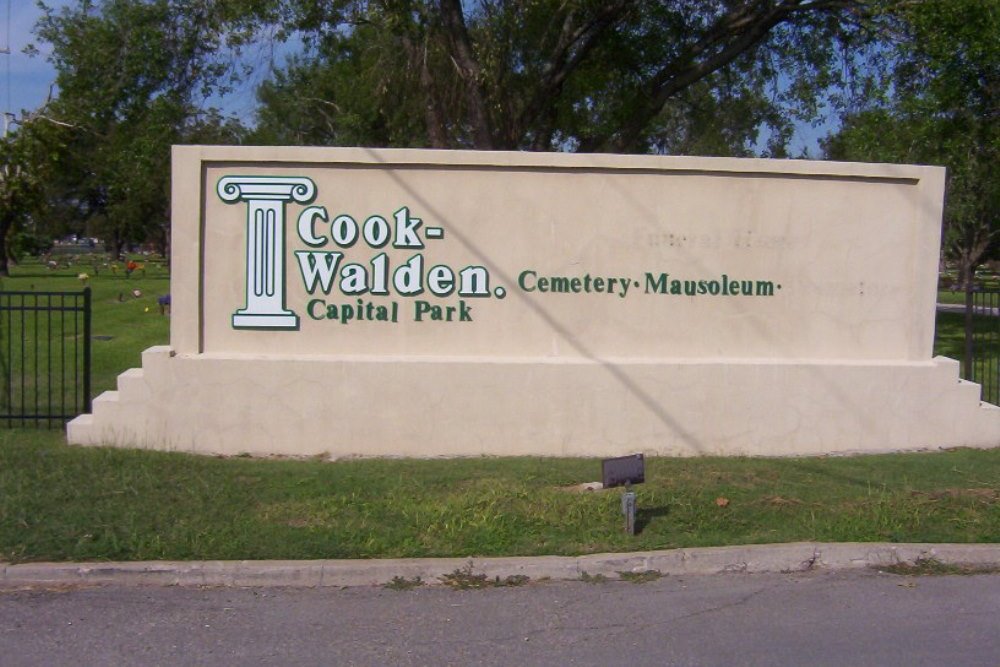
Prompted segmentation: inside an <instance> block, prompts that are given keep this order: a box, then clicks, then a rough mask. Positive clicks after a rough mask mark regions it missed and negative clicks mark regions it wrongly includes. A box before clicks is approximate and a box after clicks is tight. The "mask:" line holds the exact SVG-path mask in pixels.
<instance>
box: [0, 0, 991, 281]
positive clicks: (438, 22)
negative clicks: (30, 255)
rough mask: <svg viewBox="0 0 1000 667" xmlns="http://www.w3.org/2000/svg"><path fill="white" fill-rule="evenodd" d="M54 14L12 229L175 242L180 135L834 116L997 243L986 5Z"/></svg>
mask: <svg viewBox="0 0 1000 667" xmlns="http://www.w3.org/2000/svg"><path fill="white" fill-rule="evenodd" d="M42 6H43V8H44V13H43V17H42V19H41V21H40V22H39V24H38V26H37V27H36V35H37V37H38V39H39V40H41V41H43V42H46V43H48V44H49V45H51V54H52V55H51V56H50V58H51V61H52V63H53V64H54V66H55V68H56V72H57V79H56V87H55V90H56V95H55V96H54V97H53V98H52V99H50V100H49V101H48V102H47V103H46V104H45V105H43V106H42V107H41V108H40V109H38V110H36V111H34V112H33V113H32V114H31V116H30V118H25V119H21V123H22V128H23V129H25V130H26V129H27V128H28V127H29V126H30V127H31V128H32V129H31V131H30V133H29V132H25V133H24V134H25V136H28V135H29V134H30V136H31V137H32V142H33V145H35V144H37V145H40V146H43V147H44V150H38V151H33V152H32V155H33V156H34V157H32V158H31V162H30V164H29V165H28V167H27V169H28V171H30V172H31V175H32V178H31V179H29V181H30V182H32V183H35V186H33V188H34V189H33V190H32V191H33V192H36V193H37V192H38V188H41V192H40V194H39V195H38V196H37V197H34V198H22V199H21V200H19V202H20V203H18V211H19V212H18V213H17V215H16V216H15V215H11V216H10V219H11V222H10V226H11V228H13V227H14V226H16V224H18V223H17V221H18V220H26V219H32V220H35V221H42V222H43V224H45V225H47V226H49V227H50V228H51V231H52V232H53V233H63V232H76V233H82V232H83V231H84V230H88V231H89V233H91V234H94V235H100V236H102V237H103V238H105V239H107V240H109V241H110V243H111V245H112V250H113V252H116V253H117V252H120V251H121V249H122V247H123V245H125V244H126V243H132V242H139V241H147V242H155V243H157V244H158V245H160V246H161V247H164V246H165V245H166V242H167V237H168V235H167V234H166V231H167V225H168V220H169V196H168V192H169V183H168V180H169V160H170V150H169V147H170V146H171V145H172V144H177V143H190V142H198V143H234V142H242V141H247V142H254V143H273V144H313V145H360V146H400V147H434V148H477V149H498V150H539V151H542V150H544V151H606V152H633V153H663V154H699V155H734V156H746V155H765V156H774V157H782V156H787V155H788V153H789V140H790V138H791V136H792V129H793V127H794V126H795V125H796V124H802V123H808V122H812V121H818V120H820V119H821V118H822V116H823V114H826V113H830V111H829V109H831V108H832V109H836V110H839V111H840V112H841V113H842V114H843V130H842V131H841V132H839V133H838V134H837V135H836V136H834V137H831V138H829V140H828V142H827V144H826V151H827V153H828V154H829V156H831V157H838V158H846V159H875V160H892V161H918V162H934V163H945V164H948V165H949V167H950V171H949V174H950V176H949V204H948V206H949V208H948V234H949V236H948V239H949V247H953V248H956V250H955V251H954V252H956V253H958V252H966V254H967V255H968V256H969V257H972V256H974V255H977V254H979V255H981V254H982V253H980V252H979V250H977V249H978V248H981V247H984V243H985V247H988V248H992V247H993V245H994V243H995V239H996V233H995V231H993V228H994V227H995V224H996V223H995V220H994V219H993V218H991V217H990V211H992V210H995V209H996V185H995V183H996V175H995V169H996V167H995V164H996V150H997V148H996V141H997V139H996V125H997V123H996V86H997V83H996V81H997V72H996V67H997V53H996V50H997V44H996V43H997V36H998V35H1000V30H998V28H997V8H996V6H995V5H994V4H992V3H989V2H985V1H984V0H924V1H922V2H912V1H906V0H656V1H648V2H647V1H643V2H640V1H639V0H465V1H462V0H325V1H322V2H320V1H318V0H76V2H73V3H70V4H69V5H68V6H66V7H64V8H61V9H53V8H47V7H45V6H44V4H42ZM268 44H270V45H271V46H274V47H275V48H276V49H277V50H279V51H282V52H285V53H290V54H291V55H290V56H289V57H288V58H287V59H285V60H280V59H276V60H274V61H272V62H271V63H269V67H271V68H273V71H272V72H271V73H270V75H269V76H266V77H263V83H262V84H261V85H260V86H259V89H258V106H257V109H256V111H255V113H254V115H253V116H252V117H243V118H235V117H231V116H226V115H225V114H223V113H222V112H220V111H218V110H217V109H214V108H213V106H218V105H219V104H220V102H221V101H222V100H223V99H224V95H225V93H226V92H227V91H229V90H231V89H232V87H233V86H237V85H240V82H241V80H245V78H246V77H247V75H248V74H254V75H256V76H258V77H259V76H260V74H259V72H257V73H254V72H251V71H249V70H248V68H247V67H246V66H245V65H243V64H241V63H244V62H245V61H242V60H241V59H240V56H241V54H243V53H246V52H247V51H249V50H252V49H254V48H259V47H260V46H261V45H268ZM956 54H957V57H956ZM883 65H884V66H885V67H884V68H883V67H882V66H883ZM890 129H891V131H887V130H890ZM18 134H21V132H20V131H19V132H18ZM5 159H6V158H5ZM23 170H24V168H22V171H23ZM19 173H20V172H19ZM9 182H10V183H13V181H9ZM4 187H8V189H9V187H10V186H7V185H4ZM29 208H30V209H32V210H30V211H28V209H29ZM26 211H27V212H26ZM0 231H2V230H0ZM987 238H988V239H989V240H988V241H984V239H987ZM959 248H964V250H961V251H960V250H957V249H959ZM982 252H986V253H988V252H989V251H988V250H983V251H982ZM970 261H973V260H971V259H970ZM976 261H978V260H976Z"/></svg>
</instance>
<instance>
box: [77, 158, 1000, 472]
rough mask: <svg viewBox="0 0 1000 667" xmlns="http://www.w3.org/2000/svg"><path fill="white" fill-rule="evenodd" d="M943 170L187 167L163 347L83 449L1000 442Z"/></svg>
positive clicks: (715, 165) (104, 404) (312, 162)
mask: <svg viewBox="0 0 1000 667" xmlns="http://www.w3.org/2000/svg"><path fill="white" fill-rule="evenodd" d="M943 182H944V172H943V170H942V169H939V168H933V167H914V166H901V165H861V164H843V163H829V162H805V161H783V160H782V161H778V160H736V159H707V158H667V157H652V156H612V155H567V154H529V153H481V152H449V151H418V150H364V149H333V148H330V149H327V148H255V147H207V146H185V147H176V148H175V149H174V156H173V202H172V210H173V231H172V234H173V236H172V247H173V250H172V253H173V254H172V273H171V292H172V294H171V297H172V304H173V313H172V321H171V331H170V346H169V347H166V346H164V347H157V348H152V349H150V350H147V351H146V352H145V353H144V355H143V364H142V368H141V369H133V370H131V371H128V372H126V373H124V374H123V375H122V376H120V378H119V382H118V385H119V386H118V391H116V392H108V393H106V394H104V395H102V396H100V397H98V398H97V399H96V400H95V401H94V408H93V410H94V412H93V414H92V415H84V416H82V417H80V418H78V419H76V420H74V421H73V422H71V423H70V425H69V429H68V431H69V439H70V441H71V442H75V443H83V444H98V443H107V444H120V445H133V446H142V447H156V448H163V449H178V450H186V451H188V450H191V451H199V452H213V453H228V454H236V453H241V452H249V453H257V454H263V453H278V454H303V455H305V454H318V453H324V452H326V453H329V454H331V455H334V456H347V455H362V456H385V455H405V456H437V455H478V454H490V455H507V454H538V455H593V456H611V455H615V454H624V453H629V452H635V451H641V452H646V453H650V454H663V455H687V454H708V453H712V454H809V453H820V452H845V451H876V450H889V449H908V448H909V449H912V448H924V447H938V446H959V445H970V446H994V445H997V444H1000V408H995V407H993V406H989V405H986V404H981V403H980V402H979V387H978V386H977V385H973V384H970V383H966V382H962V381H960V380H959V378H958V364H957V363H956V362H954V361H952V360H950V359H943V358H932V345H933V337H934V310H935V298H936V281H937V262H938V251H939V238H940V223H941V207H942V198H943Z"/></svg>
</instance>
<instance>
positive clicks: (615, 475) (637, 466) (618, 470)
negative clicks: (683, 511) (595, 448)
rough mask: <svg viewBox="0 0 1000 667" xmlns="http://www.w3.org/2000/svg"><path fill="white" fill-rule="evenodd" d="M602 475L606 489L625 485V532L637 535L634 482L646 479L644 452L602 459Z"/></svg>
mask: <svg viewBox="0 0 1000 667" xmlns="http://www.w3.org/2000/svg"><path fill="white" fill-rule="evenodd" d="M601 477H602V483H603V485H604V488H605V489H609V488H611V487H613V486H621V485H622V484H624V485H625V492H624V493H622V514H624V515H625V532H626V533H628V534H629V535H635V491H633V490H632V485H633V484H642V483H643V482H645V481H646V461H645V459H644V458H643V456H642V454H632V455H630V456H619V457H617V458H613V459H604V460H603V461H601Z"/></svg>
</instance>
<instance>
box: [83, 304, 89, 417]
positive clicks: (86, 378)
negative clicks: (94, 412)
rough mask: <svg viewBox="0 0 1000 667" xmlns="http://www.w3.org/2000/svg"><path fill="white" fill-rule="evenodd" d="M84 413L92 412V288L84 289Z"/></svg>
mask: <svg viewBox="0 0 1000 667" xmlns="http://www.w3.org/2000/svg"><path fill="white" fill-rule="evenodd" d="M83 412H84V413H89V412H90V288H89V287H84V288H83Z"/></svg>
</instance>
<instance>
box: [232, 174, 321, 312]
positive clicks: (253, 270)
mask: <svg viewBox="0 0 1000 667" xmlns="http://www.w3.org/2000/svg"><path fill="white" fill-rule="evenodd" d="M216 192H218V194H219V197H220V198H221V199H222V201H224V202H227V203H230V204H232V203H234V202H238V201H245V202H246V203H247V234H246V239H247V262H246V304H245V305H244V306H243V308H240V309H239V310H237V311H236V312H235V313H233V328H234V329H298V328H299V317H298V315H296V314H295V313H294V312H292V311H291V310H288V309H287V308H285V202H288V201H295V202H298V203H300V204H308V203H309V202H311V201H312V199H313V197H314V196H315V195H316V185H315V184H314V183H313V182H312V181H311V180H310V179H308V178H300V177H285V176H226V177H224V178H221V179H219V184H218V186H217V187H216Z"/></svg>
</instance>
